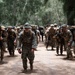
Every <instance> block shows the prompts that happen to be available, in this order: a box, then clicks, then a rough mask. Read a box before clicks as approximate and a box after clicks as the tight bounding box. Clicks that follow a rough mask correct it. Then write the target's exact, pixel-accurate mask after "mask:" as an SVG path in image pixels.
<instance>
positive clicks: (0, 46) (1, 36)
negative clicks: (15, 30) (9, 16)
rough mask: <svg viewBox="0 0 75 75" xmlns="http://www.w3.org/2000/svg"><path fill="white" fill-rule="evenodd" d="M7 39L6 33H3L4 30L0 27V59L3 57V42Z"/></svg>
mask: <svg viewBox="0 0 75 75" xmlns="http://www.w3.org/2000/svg"><path fill="white" fill-rule="evenodd" d="M6 40H7V35H6V33H5V30H2V29H1V27H0V49H1V51H0V53H1V55H0V57H1V61H3V57H4V50H5V44H4V42H5V41H6Z"/></svg>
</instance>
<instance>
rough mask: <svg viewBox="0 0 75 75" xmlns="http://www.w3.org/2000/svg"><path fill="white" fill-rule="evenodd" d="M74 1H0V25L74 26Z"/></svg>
mask: <svg viewBox="0 0 75 75" xmlns="http://www.w3.org/2000/svg"><path fill="white" fill-rule="evenodd" d="M74 4H75V1H74V0H0V24H5V25H19V24H24V23H25V22H29V23H31V24H36V25H47V24H50V23H57V24H62V23H68V24H70V25H72V24H74V20H75V16H74V15H75V5H74Z"/></svg>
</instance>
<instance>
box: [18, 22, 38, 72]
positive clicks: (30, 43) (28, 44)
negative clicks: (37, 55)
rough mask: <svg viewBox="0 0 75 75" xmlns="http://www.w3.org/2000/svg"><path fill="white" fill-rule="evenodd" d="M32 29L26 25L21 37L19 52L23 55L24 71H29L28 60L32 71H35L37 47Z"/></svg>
mask: <svg viewBox="0 0 75 75" xmlns="http://www.w3.org/2000/svg"><path fill="white" fill-rule="evenodd" d="M30 28H31V26H30V24H29V23H26V24H25V28H24V31H23V33H21V34H20V36H19V45H18V52H19V53H21V57H22V63H23V68H24V71H27V58H28V59H29V63H30V69H31V70H33V61H34V50H35V49H36V46H37V45H36V38H35V33H34V32H32V30H31V29H30ZM21 46H22V47H21ZM21 48H22V50H21Z"/></svg>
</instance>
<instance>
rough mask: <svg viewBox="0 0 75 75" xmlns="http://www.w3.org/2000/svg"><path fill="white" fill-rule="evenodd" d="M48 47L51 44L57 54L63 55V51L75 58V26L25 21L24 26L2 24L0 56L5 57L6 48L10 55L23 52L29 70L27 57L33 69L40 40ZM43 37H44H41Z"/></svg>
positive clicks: (24, 63) (25, 66)
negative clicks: (32, 23) (47, 24)
mask: <svg viewBox="0 0 75 75" xmlns="http://www.w3.org/2000/svg"><path fill="white" fill-rule="evenodd" d="M44 35H45V45H46V49H48V46H51V50H54V47H55V48H56V53H57V55H59V54H60V55H63V51H66V53H67V59H73V53H74V54H75V27H72V26H71V27H70V26H68V25H66V24H63V25H61V26H58V25H57V24H50V25H49V26H48V27H45V28H44V27H42V26H40V27H38V26H37V25H30V24H29V23H25V25H24V26H17V27H12V26H8V27H6V28H5V27H4V26H0V49H1V50H0V57H1V61H3V58H4V52H5V51H6V49H7V50H8V52H9V55H10V56H14V55H15V50H16V49H17V50H18V52H19V53H20V54H21V57H22V62H23V68H24V70H27V58H28V59H29V63H30V69H31V70H33V61H34V57H35V55H34V51H35V50H37V49H36V48H37V45H38V43H39V42H40V41H42V42H44V37H43V36H44ZM41 38H42V39H41Z"/></svg>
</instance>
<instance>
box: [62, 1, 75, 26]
mask: <svg viewBox="0 0 75 75" xmlns="http://www.w3.org/2000/svg"><path fill="white" fill-rule="evenodd" d="M61 1H62V2H63V3H64V5H63V10H64V13H65V15H66V17H67V24H68V25H74V19H75V0H61Z"/></svg>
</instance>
